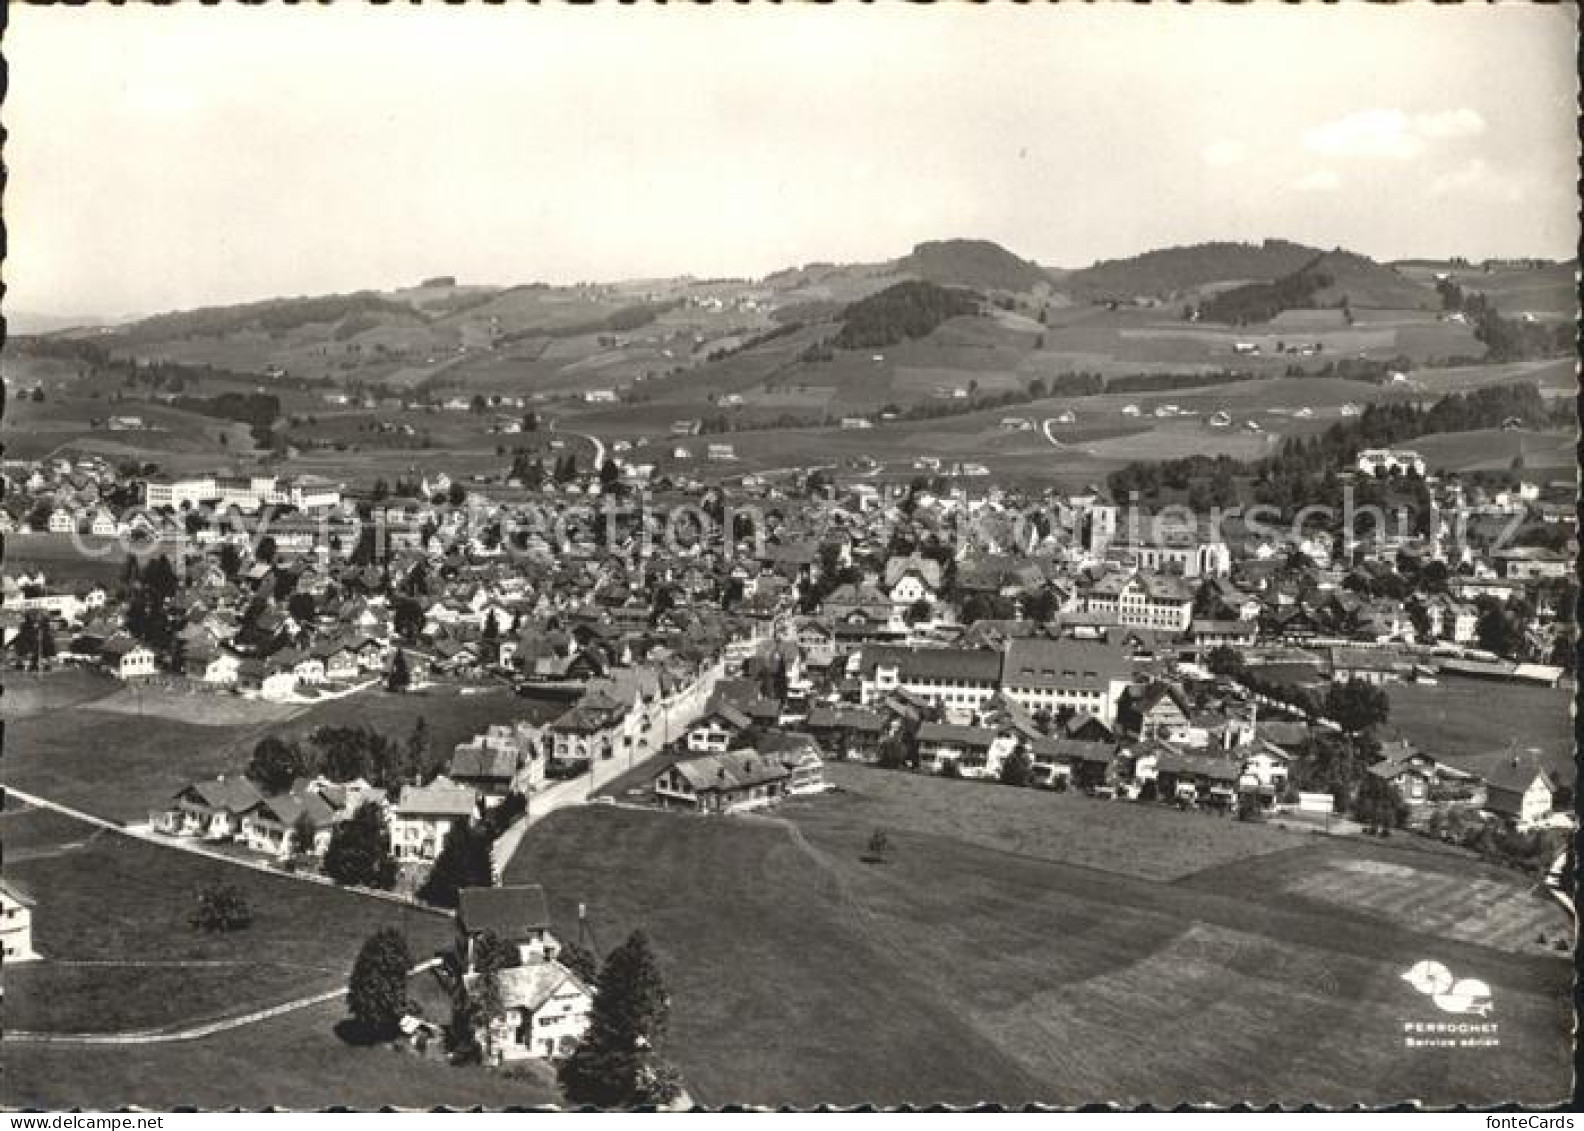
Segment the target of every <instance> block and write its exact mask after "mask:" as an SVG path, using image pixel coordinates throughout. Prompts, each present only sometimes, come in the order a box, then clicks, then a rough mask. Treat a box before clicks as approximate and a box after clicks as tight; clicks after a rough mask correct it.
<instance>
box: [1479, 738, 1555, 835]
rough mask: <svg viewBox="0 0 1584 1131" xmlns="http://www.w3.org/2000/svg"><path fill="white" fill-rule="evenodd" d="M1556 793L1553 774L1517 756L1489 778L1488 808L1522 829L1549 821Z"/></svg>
mask: <svg viewBox="0 0 1584 1131" xmlns="http://www.w3.org/2000/svg"><path fill="white" fill-rule="evenodd" d="M1556 793H1557V783H1556V780H1555V779H1554V778H1553V777H1552V776H1551V774H1550V772H1549V771H1547V770H1545V769H1543V768H1542V767H1540V766H1538V765H1536V764H1535V763H1534V762H1533V761H1532V760H1530V759H1525V758H1522V757H1520V756H1517V755H1514V756H1513V757H1512V758H1511V759H1509V760H1508V761H1507V762H1506V763H1504V764H1503V765H1501V766H1500V767H1498V768H1497V769H1495V770H1493V771H1491V772H1490V773H1488V774H1486V775H1485V808H1486V809H1488V810H1490V811H1491V812H1492V813H1495V814H1496V815H1497V816H1499V817H1502V818H1504V819H1505V820H1507V821H1509V822H1511V823H1512V824H1513V825H1515V826H1516V827H1518V828H1519V829H1528V828H1533V827H1534V826H1536V825H1538V824H1540V823H1542V822H1543V821H1545V819H1546V818H1547V817H1549V816H1550V815H1551V810H1552V809H1553V808H1554V806H1555V803H1556Z"/></svg>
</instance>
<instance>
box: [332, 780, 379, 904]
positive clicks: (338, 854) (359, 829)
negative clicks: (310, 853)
mask: <svg viewBox="0 0 1584 1131" xmlns="http://www.w3.org/2000/svg"><path fill="white" fill-rule="evenodd" d="M324 870H325V875H327V876H329V877H330V878H331V879H332V880H334V881H335V882H336V883H338V884H359V885H361V886H363V887H371V888H389V887H391V886H392V885H393V884H394V883H395V882H396V860H395V858H394V857H392V856H391V850H390V832H389V830H388V829H386V827H385V814H384V813H383V812H381V811H380V806H379V804H378V802H374V801H365V802H364V803H363V804H362V805H360V806H358V811H357V812H356V813H354V814H352V816H351V818H350V819H348V820H345V821H342V822H341V823H340V824H339V825H337V826H336V827H335V831H334V832H333V833H331V834H330V847H329V848H327V849H325V858H324Z"/></svg>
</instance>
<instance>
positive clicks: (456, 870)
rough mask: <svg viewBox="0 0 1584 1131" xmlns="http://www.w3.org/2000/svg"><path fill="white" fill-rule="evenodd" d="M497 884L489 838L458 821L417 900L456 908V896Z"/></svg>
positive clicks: (479, 829) (484, 833)
mask: <svg viewBox="0 0 1584 1131" xmlns="http://www.w3.org/2000/svg"><path fill="white" fill-rule="evenodd" d="M494 883H495V865H494V862H493V861H492V860H491V859H490V838H489V835H488V834H487V833H486V832H485V831H484V830H483V829H481V828H477V827H476V826H474V824H473V822H471V821H459V822H458V823H456V824H454V825H452V826H451V831H450V832H449V833H447V834H446V839H445V844H444V845H442V846H441V848H440V854H439V855H438V856H436V857H435V862H434V867H432V868H430V869H429V875H428V876H427V877H426V878H425V879H424V883H423V887H421V888H420V889H419V890H418V897H419V898H420V899H422V900H424V901H426V902H428V903H433V904H435V905H436V906H437V907H455V906H456V905H457V892H459V891H461V890H462V889H463V888H487V887H491V886H493V885H494Z"/></svg>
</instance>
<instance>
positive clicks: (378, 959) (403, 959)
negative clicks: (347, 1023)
mask: <svg viewBox="0 0 1584 1131" xmlns="http://www.w3.org/2000/svg"><path fill="white" fill-rule="evenodd" d="M412 965H413V961H412V955H411V954H409V953H408V950H407V940H406V939H405V938H404V937H403V936H402V933H401V932H400V931H398V930H396V928H394V927H381V928H380V929H379V930H377V931H375V932H374V933H373V934H372V935H370V936H369V937H368V939H367V941H365V942H364V943H363V949H362V950H360V951H358V956H357V961H356V962H354V963H353V964H352V978H351V980H350V981H349V982H348V984H347V1009H349V1010H350V1011H351V1013H352V1017H353V1019H354V1020H355V1021H357V1023H358V1025H359V1026H361V1027H362V1029H363V1031H364V1032H365V1033H368V1034H369V1035H370V1036H389V1035H391V1034H393V1033H395V1032H396V1024H397V1022H398V1021H400V1020H401V1017H402V1014H403V1013H405V1012H406V1010H407V972H408V971H409V970H411V969H412Z"/></svg>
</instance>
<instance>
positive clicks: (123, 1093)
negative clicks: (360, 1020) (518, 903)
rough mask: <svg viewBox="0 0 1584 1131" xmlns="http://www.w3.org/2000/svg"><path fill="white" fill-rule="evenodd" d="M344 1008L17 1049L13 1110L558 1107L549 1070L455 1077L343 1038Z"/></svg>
mask: <svg viewBox="0 0 1584 1131" xmlns="http://www.w3.org/2000/svg"><path fill="white" fill-rule="evenodd" d="M345 1013H346V1011H345V1009H344V1008H343V1007H342V1005H341V1004H340V1003H339V1002H326V1003H325V1004H323V1005H315V1006H310V1007H308V1008H306V1009H303V1010H300V1011H298V1012H295V1013H289V1014H286V1015H285V1016H282V1017H275V1018H271V1019H270V1020H268V1021H261V1022H259V1023H258V1024H256V1025H249V1026H247V1027H246V1028H242V1029H234V1030H231V1031H230V1032H225V1033H219V1034H217V1035H215V1036H213V1037H208V1038H205V1039H204V1040H201V1041H184V1042H180V1043H174V1044H156V1045H127V1046H109V1047H105V1046H82V1047H64V1046H54V1047H51V1046H48V1045H38V1044H24V1043H22V1042H11V1043H8V1044H7V1045H6V1050H5V1102H6V1104H7V1105H8V1106H11V1107H21V1108H46V1109H51V1108H53V1109H59V1108H65V1107H83V1108H88V1109H90V1110H96V1109H97V1110H108V1109H111V1108H119V1107H122V1106H136V1107H147V1108H154V1109H162V1108H165V1109H168V1108H177V1107H196V1108H199V1109H209V1110H216V1109H218V1110H226V1109H230V1108H236V1107H241V1108H244V1109H256V1108H265V1107H280V1108H286V1109H290V1110H297V1111H304V1110H316V1109H322V1108H328V1107H347V1108H352V1109H354V1110H358V1111H370V1110H376V1109H379V1108H383V1107H387V1106H389V1107H395V1108H401V1109H416V1110H423V1111H427V1110H430V1109H432V1108H437V1107H449V1108H466V1107H471V1106H473V1105H477V1104H482V1105H485V1106H487V1107H491V1108H502V1107H518V1106H522V1107H527V1106H537V1105H540V1104H551V1103H556V1102H558V1100H559V1093H558V1092H557V1090H556V1088H555V1085H554V1083H553V1082H552V1081H551V1080H549V1079H548V1077H547V1075H546V1074H545V1071H544V1069H542V1068H529V1069H526V1070H525V1071H524V1073H523V1075H521V1076H518V1077H515V1078H513V1077H508V1076H506V1075H503V1074H502V1073H499V1072H492V1071H489V1070H487V1069H483V1068H476V1067H474V1068H457V1067H452V1066H450V1065H448V1064H445V1063H443V1062H439V1061H433V1060H423V1059H420V1058H419V1057H417V1056H414V1055H408V1054H405V1053H402V1052H398V1051H394V1050H393V1049H392V1048H391V1047H390V1046H386V1045H378V1046H374V1047H361V1046H358V1045H354V1044H349V1043H347V1042H346V1041H344V1040H342V1039H341V1038H340V1037H338V1036H337V1035H336V1026H337V1025H338V1024H339V1023H340V1022H341V1021H342V1019H343V1018H344V1016H345Z"/></svg>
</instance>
